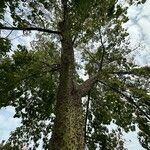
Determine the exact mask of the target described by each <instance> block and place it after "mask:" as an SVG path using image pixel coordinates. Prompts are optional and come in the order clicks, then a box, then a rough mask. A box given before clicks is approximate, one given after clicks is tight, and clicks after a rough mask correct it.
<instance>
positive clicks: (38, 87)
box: [0, 0, 150, 150]
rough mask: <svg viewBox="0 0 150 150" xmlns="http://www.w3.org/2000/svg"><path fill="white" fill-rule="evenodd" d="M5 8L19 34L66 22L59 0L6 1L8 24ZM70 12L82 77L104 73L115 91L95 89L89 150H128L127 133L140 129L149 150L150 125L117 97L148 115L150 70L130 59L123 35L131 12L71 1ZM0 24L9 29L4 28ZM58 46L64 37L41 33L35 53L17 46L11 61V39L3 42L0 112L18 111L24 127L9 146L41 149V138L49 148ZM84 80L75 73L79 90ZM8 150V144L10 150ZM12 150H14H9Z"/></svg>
mask: <svg viewBox="0 0 150 150" xmlns="http://www.w3.org/2000/svg"><path fill="white" fill-rule="evenodd" d="M140 2H141V1H140ZM142 2H144V1H143V0H142ZM133 3H139V1H136V0H135V1H132V0H131V1H130V4H133ZM6 6H7V7H8V8H7V9H9V10H10V14H11V17H12V19H13V25H14V26H16V27H30V26H37V27H43V28H46V29H54V30H60V23H62V21H63V9H62V7H61V2H60V1H55V0H49V1H47V0H37V1H35V0H32V1H20V0H15V1H14V0H7V1H4V0H1V1H0V19H2V20H3V19H4V13H5V11H6ZM67 6H68V8H67V11H68V12H67V17H66V19H67V23H68V24H67V26H68V28H67V33H68V34H69V35H70V37H71V38H72V40H74V43H73V44H74V45H73V46H74V51H75V52H79V53H80V54H81V55H82V61H83V62H84V64H85V66H84V65H82V64H81V63H80V62H79V64H76V66H75V67H76V70H77V69H80V67H81V68H83V69H84V70H85V72H86V74H88V75H89V76H92V75H95V74H96V73H98V71H99V70H100V69H101V73H100V77H99V80H100V81H101V80H102V81H103V82H105V83H106V84H108V85H109V86H106V85H104V84H102V83H100V82H99V83H98V84H96V85H95V86H94V87H93V89H92V90H91V95H90V99H91V100H90V109H89V114H88V130H87V146H88V148H89V149H90V150H95V149H96V147H97V145H98V146H99V149H102V150H111V149H119V150H124V149H125V148H124V140H123V139H122V137H121V136H122V131H126V132H128V131H134V130H135V125H137V126H138V127H139V129H140V132H139V140H140V143H141V144H142V146H143V147H144V148H146V149H149V143H150V139H149V137H150V135H149V133H150V131H149V130H150V127H149V122H148V119H146V117H145V116H144V115H143V114H142V113H141V112H140V111H139V110H137V108H136V107H134V106H133V105H132V104H131V103H129V101H128V100H127V98H126V97H124V96H123V95H121V94H120V93H118V92H117V91H120V92H122V93H124V94H126V95H128V96H130V97H132V98H133V99H134V102H135V103H136V104H137V105H138V106H139V107H140V108H142V110H143V111H145V112H146V113H147V115H149V116H150V108H149V106H150V101H149V99H150V96H149V72H150V69H149V67H142V68H140V67H137V66H136V65H135V64H134V63H133V62H129V61H128V59H127V57H128V54H130V52H131V51H132V50H131V49H130V48H129V47H128V45H129V43H128V42H127V41H126V39H127V36H128V33H127V32H126V30H125V29H124V28H122V24H123V23H124V22H127V21H128V18H127V16H126V12H127V8H126V7H123V6H122V4H119V3H118V1H117V0H105V1H104V0H70V1H68V3H67ZM45 12H46V13H45ZM2 25H3V22H1V23H0V26H2ZM60 41H61V38H60V37H58V36H56V35H51V36H49V35H48V34H47V33H45V34H38V35H37V41H33V42H32V44H31V45H32V48H31V49H27V48H26V47H25V46H21V45H18V48H17V49H16V50H14V51H13V52H12V54H11V55H8V52H10V49H11V43H10V41H9V40H8V39H5V38H0V48H1V49H0V107H6V106H8V105H11V106H14V107H15V110H16V114H15V115H14V117H18V118H21V119H22V125H21V126H20V127H18V128H17V129H16V131H15V132H13V133H11V136H10V139H9V143H13V144H14V145H19V146H20V147H23V146H24V145H25V146H26V147H30V144H31V142H33V143H34V144H33V148H32V149H36V148H37V147H38V144H39V140H40V139H41V140H43V143H44V144H43V147H44V149H47V146H48V142H49V135H50V134H51V132H52V127H53V121H54V113H55V104H56V93H57V87H58V84H59V78H58V77H59V71H58V69H59V68H57V67H58V64H59V65H60V59H61V58H60V57H61V56H60V55H61V47H60ZM95 45H96V46H95ZM102 58H103V61H102ZM101 63H102V66H101ZM55 69H56V70H57V72H55V71H54V70H55ZM115 72H128V73H126V74H124V73H119V74H117V73H115ZM79 76H80V74H78V72H76V74H75V77H74V78H75V79H76V82H77V84H79V85H80V84H81V83H83V80H82V79H81V78H80V77H79ZM110 87H113V90H112V89H111V88H110ZM114 89H116V90H114ZM112 123H114V124H115V125H117V126H118V128H117V129H116V130H112V131H110V130H109V128H108V126H109V125H110V124H112ZM6 147H7V144H6V146H4V148H5V149H6ZM0 148H1V147H0ZM9 148H12V147H9V146H8V149H9ZM15 150H16V149H15Z"/></svg>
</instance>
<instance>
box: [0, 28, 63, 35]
mask: <svg viewBox="0 0 150 150" xmlns="http://www.w3.org/2000/svg"><path fill="white" fill-rule="evenodd" d="M0 30H17V31H39V32H47V33H52V34H61V33H60V32H59V31H53V30H49V29H43V28H38V27H27V28H25V27H0Z"/></svg>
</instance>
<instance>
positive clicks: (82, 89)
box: [78, 75, 98, 97]
mask: <svg viewBox="0 0 150 150" xmlns="http://www.w3.org/2000/svg"><path fill="white" fill-rule="evenodd" d="M97 78H98V76H97V75H96V76H93V77H91V78H89V79H87V80H86V81H84V82H83V84H82V85H80V86H79V89H78V90H79V93H80V94H81V96H82V97H84V96H86V95H87V94H88V92H89V91H90V90H91V88H92V87H93V85H94V84H95V83H96V82H97Z"/></svg>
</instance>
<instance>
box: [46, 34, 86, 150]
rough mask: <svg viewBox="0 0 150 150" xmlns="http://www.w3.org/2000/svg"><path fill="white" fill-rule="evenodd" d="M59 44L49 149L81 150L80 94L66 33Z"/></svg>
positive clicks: (70, 41) (81, 119)
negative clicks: (60, 45) (60, 46)
mask: <svg viewBox="0 0 150 150" xmlns="http://www.w3.org/2000/svg"><path fill="white" fill-rule="evenodd" d="M63 32H64V31H63ZM61 44H62V50H61V70H60V78H59V81H60V83H59V87H58V93H57V102H56V108H55V115H56V118H55V121H54V128H53V133H52V137H51V140H50V147H49V149H50V150H83V149H84V119H83V110H82V102H81V94H79V91H77V89H76V86H75V66H74V50H73V45H72V40H71V37H70V36H69V35H68V33H65V34H63V35H62V41H61Z"/></svg>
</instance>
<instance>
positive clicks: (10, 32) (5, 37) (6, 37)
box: [5, 30, 13, 38]
mask: <svg viewBox="0 0 150 150" xmlns="http://www.w3.org/2000/svg"><path fill="white" fill-rule="evenodd" d="M12 32H13V30H11V31H10V32H9V34H8V35H7V36H6V37H5V38H8V37H9V36H10V35H11V33H12Z"/></svg>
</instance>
